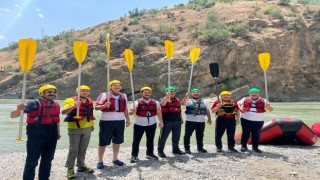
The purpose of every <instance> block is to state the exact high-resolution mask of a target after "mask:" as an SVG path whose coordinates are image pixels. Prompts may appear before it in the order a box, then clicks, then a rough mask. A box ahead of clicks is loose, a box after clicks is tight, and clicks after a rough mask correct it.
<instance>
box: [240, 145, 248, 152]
mask: <svg viewBox="0 0 320 180" xmlns="http://www.w3.org/2000/svg"><path fill="white" fill-rule="evenodd" d="M240 151H241V152H247V151H248V148H247V147H245V146H242V147H241V149H240Z"/></svg>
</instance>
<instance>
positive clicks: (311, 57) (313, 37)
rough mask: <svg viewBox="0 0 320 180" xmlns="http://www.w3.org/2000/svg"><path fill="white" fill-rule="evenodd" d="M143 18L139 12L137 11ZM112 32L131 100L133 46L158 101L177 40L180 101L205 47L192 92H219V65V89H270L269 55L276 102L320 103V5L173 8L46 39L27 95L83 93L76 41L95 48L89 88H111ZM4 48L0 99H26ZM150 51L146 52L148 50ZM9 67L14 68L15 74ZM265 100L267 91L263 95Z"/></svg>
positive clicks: (142, 77) (139, 79) (138, 80)
mask: <svg viewBox="0 0 320 180" xmlns="http://www.w3.org/2000/svg"><path fill="white" fill-rule="evenodd" d="M135 12H137V13H135ZM107 33H110V34H111V57H112V58H111V61H110V64H111V71H110V74H111V79H119V80H121V81H122V82H123V88H124V90H123V91H124V92H125V93H128V94H129V95H130V94H131V88H130V79H129V72H128V69H127V66H126V65H125V61H124V58H123V51H124V49H125V48H132V49H134V51H135V65H134V68H133V80H134V85H135V87H134V90H135V92H136V95H137V96H138V94H139V89H140V88H141V87H142V86H145V85H148V86H151V87H153V89H154V97H155V98H159V97H161V96H162V95H163V89H164V88H165V87H166V85H167V79H168V72H167V71H168V70H167V68H168V67H167V64H168V62H167V60H166V59H164V57H165V53H164V48H163V43H164V41H165V40H167V39H169V40H173V41H174V43H175V52H174V59H172V61H171V69H172V73H171V78H172V79H171V82H172V85H174V86H176V87H177V89H178V92H179V94H178V96H183V94H184V93H185V92H186V91H187V88H188V81H189V76H190V70H191V63H190V61H189V50H190V48H191V47H200V48H201V56H200V58H199V60H198V61H197V62H196V64H195V66H194V74H193V84H192V87H199V88H201V89H202V90H203V94H204V95H205V96H210V95H212V94H213V93H214V90H215V88H214V87H215V84H214V80H213V78H212V77H211V75H210V72H209V64H210V63H213V62H217V63H219V66H220V75H219V78H218V90H224V89H228V90H233V89H236V88H239V87H243V86H246V85H250V86H256V87H259V88H260V89H261V90H262V91H263V90H264V76H263V71H262V70H261V68H260V66H259V62H258V58H257V56H258V54H259V53H261V52H269V53H270V54H271V64H270V66H269V69H268V71H267V75H268V76H267V78H268V92H269V99H270V100H271V101H319V100H320V91H319V88H320V76H319V74H320V46H319V44H320V7H319V6H313V5H301V4H293V3H290V4H282V5H279V4H278V3H277V2H276V1H260V2H236V3H233V4H224V3H218V4H215V5H214V6H212V7H207V6H206V7H201V6H191V5H182V4H180V5H177V6H175V7H173V8H164V9H160V10H159V9H152V10H149V11H148V12H146V11H139V10H138V9H135V11H134V10H133V11H131V12H129V16H128V17H121V18H119V19H117V20H112V21H108V22H105V23H101V24H99V25H96V26H94V27H89V28H87V29H84V30H79V31H74V30H70V31H66V32H62V33H60V34H59V35H56V36H53V37H44V38H43V39H40V40H38V49H37V55H36V58H35V61H34V65H33V67H32V69H31V70H30V72H29V73H28V83H27V97H28V98H32V97H37V89H38V88H39V87H40V86H41V85H42V84H44V83H52V84H54V85H56V86H57V87H58V91H59V99H64V98H65V97H68V96H71V95H73V94H74V93H75V88H76V87H77V68H78V64H77V62H76V61H75V59H74V57H73V52H72V42H73V41H75V40H83V41H86V42H88V44H89V48H88V54H87V58H86V60H85V61H84V64H83V68H82V83H83V84H87V85H90V87H91V88H92V96H93V97H94V98H96V97H97V95H98V94H99V93H100V92H102V91H105V89H106V79H107V78H106V75H107V69H106V63H105V52H106V50H105V42H104V41H105V36H106V34H107ZM12 45H13V47H10V48H9V47H8V48H6V49H2V51H1V52H0V58H1V66H3V65H4V66H6V67H7V71H9V70H10V71H11V72H6V73H3V72H0V74H1V79H0V91H1V94H0V98H20V97H21V89H22V87H21V86H22V77H23V74H22V73H21V72H20V68H19V63H18V54H17V52H18V50H17V49H16V48H15V47H14V44H12ZM143 47H146V49H143ZM8 69H9V70H8ZM262 95H264V92H262Z"/></svg>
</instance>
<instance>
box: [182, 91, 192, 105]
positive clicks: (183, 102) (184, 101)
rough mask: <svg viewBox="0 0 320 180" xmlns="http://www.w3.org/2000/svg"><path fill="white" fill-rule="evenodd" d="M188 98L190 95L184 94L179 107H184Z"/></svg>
mask: <svg viewBox="0 0 320 180" xmlns="http://www.w3.org/2000/svg"><path fill="white" fill-rule="evenodd" d="M189 96H190V93H186V96H185V97H184V98H183V99H182V101H181V105H182V106H186V105H187V101H188V99H189Z"/></svg>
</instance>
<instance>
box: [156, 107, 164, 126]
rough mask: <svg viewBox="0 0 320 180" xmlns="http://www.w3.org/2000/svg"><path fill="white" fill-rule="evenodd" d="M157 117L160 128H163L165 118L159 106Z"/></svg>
mask: <svg viewBox="0 0 320 180" xmlns="http://www.w3.org/2000/svg"><path fill="white" fill-rule="evenodd" d="M157 117H158V119H159V128H163V119H162V113H161V109H160V108H157Z"/></svg>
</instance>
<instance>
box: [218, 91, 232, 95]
mask: <svg viewBox="0 0 320 180" xmlns="http://www.w3.org/2000/svg"><path fill="white" fill-rule="evenodd" d="M221 95H230V96H231V92H229V91H222V92H221V93H220V96H221Z"/></svg>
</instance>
